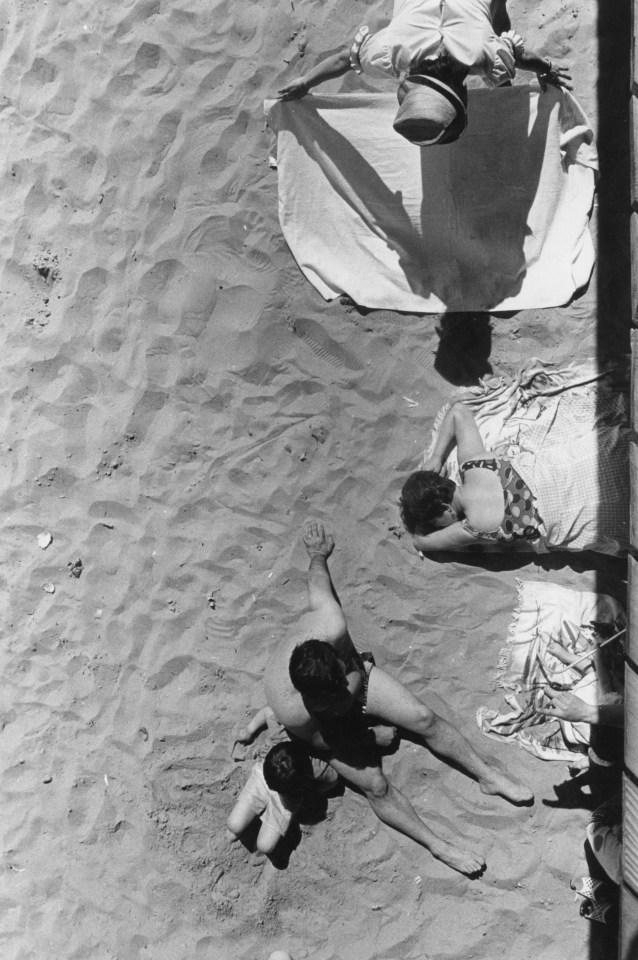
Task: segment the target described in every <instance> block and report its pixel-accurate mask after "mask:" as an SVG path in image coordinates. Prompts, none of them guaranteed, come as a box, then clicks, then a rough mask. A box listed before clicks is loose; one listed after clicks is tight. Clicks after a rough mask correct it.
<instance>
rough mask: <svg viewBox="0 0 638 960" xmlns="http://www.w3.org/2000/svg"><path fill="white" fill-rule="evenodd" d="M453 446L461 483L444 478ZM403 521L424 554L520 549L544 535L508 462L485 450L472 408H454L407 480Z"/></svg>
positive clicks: (459, 405)
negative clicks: (481, 548)
mask: <svg viewBox="0 0 638 960" xmlns="http://www.w3.org/2000/svg"><path fill="white" fill-rule="evenodd" d="M454 446H457V448H458V459H459V467H460V476H461V482H460V484H456V483H454V482H453V481H452V480H450V479H449V478H448V477H446V476H445V468H444V463H445V460H446V458H447V456H448V454H449V453H450V450H451V449H452V448H453V447H454ZM400 509H401V517H402V520H403V523H404V525H405V527H406V529H407V530H408V532H409V533H411V534H412V536H413V542H414V546H415V547H416V549H417V550H419V551H422V552H430V551H433V550H468V549H471V548H472V547H475V546H477V545H490V544H491V545H492V546H493V547H498V548H500V549H502V548H503V546H504V545H506V546H511V545H518V544H520V543H525V544H526V545H529V543H530V542H533V541H535V540H539V539H540V538H541V537H542V536H543V525H542V520H541V518H540V516H539V514H538V510H537V508H536V503H535V497H534V495H533V493H532V491H531V490H530V489H529V488H528V486H527V485H526V483H525V481H524V480H523V479H522V477H521V476H520V475H519V474H518V472H517V471H516V469H515V468H514V466H513V465H512V463H510V461H509V460H508V459H507V458H506V457H502V456H495V455H494V453H493V452H491V451H489V450H486V449H485V447H484V444H483V441H482V439H481V435H480V433H479V430H478V427H477V425H476V421H475V419H474V417H473V415H472V412H471V410H470V409H469V408H468V407H467V406H466V405H465V404H464V403H455V404H453V405H452V406H451V407H450V409H449V410H448V412H447V413H446V415H445V417H444V418H443V421H442V423H441V427H440V430H439V433H438V436H437V439H436V443H435V445H434V448H433V450H432V453H431V455H430V457H429V459H428V460H427V461H426V463H425V464H424V469H423V470H418V471H417V472H416V473H413V474H412V475H411V476H410V477H408V479H407V480H406V482H405V484H404V485H403V489H402V491H401V499H400Z"/></svg>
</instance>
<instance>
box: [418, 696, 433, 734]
mask: <svg viewBox="0 0 638 960" xmlns="http://www.w3.org/2000/svg"><path fill="white" fill-rule="evenodd" d="M436 721H437V716H436V713H435V712H434V710H430V708H429V707H426V705H425V704H424V703H420V704H419V708H418V710H417V712H416V716H415V726H416V728H417V729H418V731H419V733H421V734H422V735H423V736H425V737H427V736H429V734H431V733H433V732H434V728H435V726H436Z"/></svg>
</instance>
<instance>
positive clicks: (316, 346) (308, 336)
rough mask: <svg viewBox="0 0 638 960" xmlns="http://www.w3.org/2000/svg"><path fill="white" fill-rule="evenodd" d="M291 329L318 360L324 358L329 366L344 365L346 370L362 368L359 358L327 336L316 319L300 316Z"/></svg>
mask: <svg viewBox="0 0 638 960" xmlns="http://www.w3.org/2000/svg"><path fill="white" fill-rule="evenodd" d="M293 330H294V331H295V333H296V335H297V336H298V337H299V338H300V340H303V341H304V343H306V344H307V345H308V346H309V347H310V349H311V350H312V352H313V353H314V354H315V355H316V356H317V357H319V359H320V360H325V362H326V363H329V364H330V366H332V367H337V368H344V367H345V368H346V369H347V370H363V364H362V363H361V361H360V360H359V358H358V357H357V356H355V354H354V353H353V352H352V351H351V350H349V349H348V347H342V346H341V344H340V343H337V341H336V340H333V339H332V337H329V336H328V334H327V333H326V332H325V330H324V329H323V327H322V326H321V324H319V323H317V321H316V320H310V319H308V318H304V317H302V318H301V319H300V320H296V321H295V323H294V325H293Z"/></svg>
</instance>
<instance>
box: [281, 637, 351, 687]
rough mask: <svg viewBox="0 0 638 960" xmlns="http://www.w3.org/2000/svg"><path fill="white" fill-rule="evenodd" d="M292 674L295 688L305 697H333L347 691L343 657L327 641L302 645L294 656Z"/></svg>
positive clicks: (290, 668)
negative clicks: (342, 662)
mask: <svg viewBox="0 0 638 960" xmlns="http://www.w3.org/2000/svg"><path fill="white" fill-rule="evenodd" d="M288 672H289V673H290V679H291V681H292V685H293V687H294V688H295V690H298V691H299V693H300V694H301V695H302V696H304V695H305V696H308V697H325V696H333V695H336V694H339V693H341V692H342V691H343V690H345V689H346V687H347V682H346V678H345V675H344V673H343V670H342V668H341V663H340V661H339V657H338V656H337V654H336V653H335V651H334V648H333V647H331V645H330V644H329V643H327V642H326V641H325V640H305V641H304V642H303V643H300V644H298V645H297V646H296V647H295V649H294V650H293V651H292V654H291V656H290V663H289V665H288Z"/></svg>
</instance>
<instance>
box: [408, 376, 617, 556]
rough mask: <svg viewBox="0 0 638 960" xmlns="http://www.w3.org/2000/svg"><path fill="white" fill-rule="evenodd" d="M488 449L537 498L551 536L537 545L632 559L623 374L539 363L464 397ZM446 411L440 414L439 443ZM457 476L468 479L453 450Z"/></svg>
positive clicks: (450, 467)
mask: <svg viewBox="0 0 638 960" xmlns="http://www.w3.org/2000/svg"><path fill="white" fill-rule="evenodd" d="M463 401H464V402H465V403H467V405H468V406H469V407H470V409H471V410H472V413H473V414H474V417H475V419H476V422H477V425H478V428H479V432H480V434H481V437H482V438H483V443H484V444H485V446H486V448H487V449H488V450H493V451H494V452H495V453H498V454H499V455H501V456H506V457H507V458H508V459H509V460H510V462H511V464H512V466H513V467H514V469H515V470H516V471H517V472H518V473H519V474H520V476H521V477H522V479H523V480H524V482H525V483H526V484H527V486H528V487H529V489H530V490H531V491H532V493H533V494H534V497H535V505H536V508H537V510H538V513H539V514H540V517H541V519H542V521H543V537H542V538H541V539H540V540H538V541H535V542H534V543H533V544H532V545H531V546H532V547H533V549H534V550H535V551H537V552H539V553H542V552H546V551H547V550H549V549H559V548H560V549H561V550H570V551H572V550H593V551H595V552H597V553H607V554H611V555H616V554H623V553H625V552H626V550H627V548H628V545H629V461H628V457H629V453H628V441H629V433H630V428H629V395H628V384H627V382H626V374H625V372H624V371H622V370H620V369H619V368H613V369H609V370H606V371H600V370H598V368H597V367H596V365H595V364H594V363H584V364H570V365H569V366H566V367H564V368H555V367H553V365H552V364H544V363H541V362H540V361H538V360H531V361H530V362H529V363H528V364H527V366H526V367H524V368H523V370H521V372H520V373H519V375H518V377H515V378H513V379H507V378H505V377H493V378H490V379H488V380H485V381H483V382H482V383H481V384H480V385H479V386H477V387H470V388H469V390H467V391H465V392H464V394H463ZM446 410H447V406H446V407H444V408H443V409H442V410H441V411H439V413H438V415H437V418H436V420H435V424H434V429H433V438H432V441H431V444H430V446H429V448H428V450H426V451H425V452H424V455H423V462H425V461H426V460H427V459H428V454H429V450H431V449H432V447H433V446H434V443H435V441H436V436H437V433H438V429H439V425H440V423H441V422H442V420H443V417H444V416H445V412H446ZM446 467H447V471H448V476H449V477H450V479H452V480H454V481H455V482H456V483H458V482H459V467H458V460H457V455H456V450H454V451H453V452H452V453H451V454H450V456H449V458H448V460H447V462H446Z"/></svg>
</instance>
